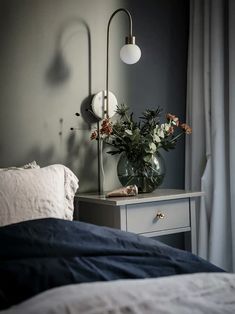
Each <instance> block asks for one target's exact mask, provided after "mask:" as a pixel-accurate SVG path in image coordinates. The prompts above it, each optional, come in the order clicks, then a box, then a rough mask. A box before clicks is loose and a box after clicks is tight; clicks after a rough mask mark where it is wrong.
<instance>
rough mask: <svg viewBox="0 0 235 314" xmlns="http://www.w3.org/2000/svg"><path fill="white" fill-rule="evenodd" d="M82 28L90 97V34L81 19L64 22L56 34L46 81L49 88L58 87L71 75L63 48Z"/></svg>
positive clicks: (75, 18)
mask: <svg viewBox="0 0 235 314" xmlns="http://www.w3.org/2000/svg"><path fill="white" fill-rule="evenodd" d="M81 26H82V27H84V29H85V31H86V33H87V42H88V73H89V75H88V93H89V95H91V34H90V29H89V27H88V25H87V23H86V22H85V21H84V20H83V19H81V18H77V17H74V18H70V19H69V20H67V21H65V22H64V23H63V24H62V26H61V27H60V30H59V32H58V35H57V38H56V43H55V54H54V58H53V59H52V61H51V63H50V65H49V67H48V70H47V72H46V80H47V82H48V83H49V84H50V85H51V86H55V87H56V86H58V85H60V84H63V83H65V82H66V81H67V80H68V79H69V77H70V73H71V69H70V67H69V65H68V62H67V61H66V58H65V56H64V47H65V46H66V44H67V43H68V41H69V40H71V38H73V37H74V36H75V35H76V34H77V33H78V32H79V30H80V27H81Z"/></svg>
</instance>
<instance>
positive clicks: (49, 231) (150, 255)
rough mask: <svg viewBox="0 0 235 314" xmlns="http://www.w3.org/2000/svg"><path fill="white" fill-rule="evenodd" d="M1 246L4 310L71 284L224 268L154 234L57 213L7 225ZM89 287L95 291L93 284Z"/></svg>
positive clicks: (1, 304) (0, 300) (0, 286)
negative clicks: (59, 215) (125, 230)
mask: <svg viewBox="0 0 235 314" xmlns="http://www.w3.org/2000/svg"><path fill="white" fill-rule="evenodd" d="M0 247H1V250H0V309H2V310H3V309H7V308H9V307H11V306H13V305H15V304H18V303H20V302H22V301H25V300H27V299H28V298H31V297H33V296H35V295H37V294H39V293H41V292H43V291H46V290H48V289H52V288H55V287H59V286H65V285H70V284H77V283H79V284H81V283H91V282H97V281H113V280H118V279H143V278H152V277H155V278H156V277H163V276H172V275H180V274H189V273H199V272H200V273H201V272H203V273H208V272H223V271H222V270H221V269H219V268H218V267H216V266H214V265H212V264H210V263H208V262H206V261H204V260H203V259H201V258H199V257H197V256H195V255H193V254H191V253H189V252H186V251H182V250H178V249H175V248H172V247H169V246H167V245H164V244H162V243H160V242H158V241H156V240H153V239H149V238H145V237H142V236H138V235H135V234H131V233H128V232H124V231H120V230H115V229H111V228H106V227H99V226H95V225H91V224H86V223H82V222H79V221H68V220H63V219H57V218H44V219H36V220H29V221H24V222H19V223H16V224H11V225H8V226H4V227H1V228H0ZM175 277H177V278H178V279H175V280H176V281H177V282H178V281H181V278H180V277H179V276H175ZM134 282H135V280H134ZM132 286H135V283H134V284H132ZM97 287H99V286H97ZM68 289H70V288H68ZM75 289H77V288H75ZM78 289H80V287H79V288H78ZM81 289H82V287H81ZM86 289H87V290H86V291H89V287H88V288H86ZM107 289H108V288H107ZM131 289H132V288H131ZM143 289H145V288H143ZM69 291H70V290H69ZM79 291H80V290H79ZM48 293H49V291H48ZM69 293H70V292H69ZM79 293H80V292H79ZM65 294H67V292H65ZM75 294H76V293H75ZM56 295H57V294H56V293H55V297H56ZM47 303H48V302H47ZM65 303H66V304H68V302H67V301H65ZM64 306H65V305H64ZM39 308H40V306H39V305H38V309H39ZM42 308H43V307H42ZM69 311H70V310H68V311H67V312H66V313H68V312H69ZM144 312H145V311H144ZM18 313H20V312H18ZM21 313H27V312H24V311H22V312H21ZM29 313H31V312H29ZM32 313H34V312H32ZM35 313H37V311H36V312H35ZM44 313H47V312H44ZM58 313H60V311H58ZM62 313H63V312H62ZM69 313H70V312H69ZM71 313H73V312H71ZM81 313H83V312H82V311H81ZM92 313H93V312H92ZM94 313H96V311H94ZM100 313H103V312H102V311H101V312H100ZM111 313H115V311H114V312H111ZM123 313H126V312H125V311H124V312H123ZM128 313H129V312H128ZM134 313H135V312H134Z"/></svg>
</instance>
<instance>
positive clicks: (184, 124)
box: [180, 123, 192, 134]
mask: <svg viewBox="0 0 235 314" xmlns="http://www.w3.org/2000/svg"><path fill="white" fill-rule="evenodd" d="M180 127H181V128H182V129H183V130H184V131H185V133H186V134H191V133H192V129H191V128H190V126H189V125H188V124H186V123H182V124H181V125H180Z"/></svg>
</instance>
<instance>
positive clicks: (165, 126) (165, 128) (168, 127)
mask: <svg viewBox="0 0 235 314" xmlns="http://www.w3.org/2000/svg"><path fill="white" fill-rule="evenodd" d="M163 126H164V130H165V131H166V132H168V131H169V129H170V126H171V125H170V124H168V123H164V124H163Z"/></svg>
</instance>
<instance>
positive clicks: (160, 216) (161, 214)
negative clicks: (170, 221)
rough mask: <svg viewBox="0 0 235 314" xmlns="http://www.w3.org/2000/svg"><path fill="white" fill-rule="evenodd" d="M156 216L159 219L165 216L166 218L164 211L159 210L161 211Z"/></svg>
mask: <svg viewBox="0 0 235 314" xmlns="http://www.w3.org/2000/svg"><path fill="white" fill-rule="evenodd" d="M156 218H157V219H163V218H165V215H164V214H163V213H161V212H159V213H157V215H156Z"/></svg>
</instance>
